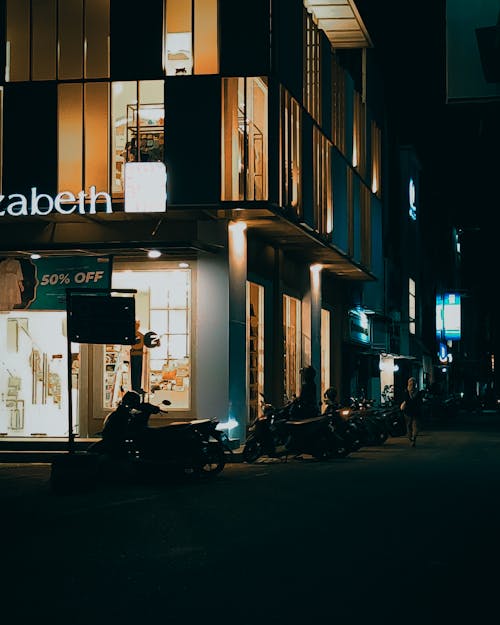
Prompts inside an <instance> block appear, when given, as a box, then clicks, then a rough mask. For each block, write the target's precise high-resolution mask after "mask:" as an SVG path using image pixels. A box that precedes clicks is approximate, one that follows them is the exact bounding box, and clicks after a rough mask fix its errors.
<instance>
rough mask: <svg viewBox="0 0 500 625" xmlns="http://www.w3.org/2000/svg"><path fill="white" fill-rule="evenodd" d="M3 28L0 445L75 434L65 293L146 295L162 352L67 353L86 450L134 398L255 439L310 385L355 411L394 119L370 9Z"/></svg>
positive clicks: (295, 1)
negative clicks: (344, 399)
mask: <svg viewBox="0 0 500 625" xmlns="http://www.w3.org/2000/svg"><path fill="white" fill-rule="evenodd" d="M0 19H1V20H2V22H1V24H0V26H1V28H0V32H1V37H2V38H3V41H2V45H0V50H1V52H0V54H1V55H2V56H1V58H0V66H1V67H2V68H5V71H4V72H2V76H1V84H0V120H1V123H0V135H1V145H2V149H1V160H0V166H1V193H0V194H1V196H2V198H1V202H0V220H1V228H0V285H1V286H2V297H0V300H2V301H0V308H1V311H0V436H1V437H2V439H4V440H5V441H9V440H14V439H16V440H17V439H19V438H29V439H30V440H39V439H43V440H48V439H49V438H58V437H65V436H67V434H68V432H67V429H68V401H69V398H68V385H67V375H66V371H67V362H66V311H65V300H64V293H65V289H66V288H67V287H68V286H83V287H88V288H92V287H104V288H109V287H112V288H115V289H118V288H119V289H122V288H123V289H136V290H137V293H136V296H135V299H136V317H137V321H138V327H139V330H140V332H141V333H142V334H144V335H146V334H147V333H148V332H154V333H155V334H156V335H158V337H159V344H155V345H153V346H151V347H145V348H144V349H143V350H142V352H141V350H136V353H133V352H131V349H130V348H129V347H127V346H120V345H89V344H80V345H79V344H73V345H72V352H73V353H72V355H71V359H72V366H71V370H72V389H73V390H72V398H71V401H72V402H73V418H74V423H75V433H76V434H77V436H79V437H82V438H85V437H92V436H93V435H95V434H96V433H97V432H99V430H100V429H101V428H102V422H103V418H104V416H105V415H106V414H107V412H109V410H111V409H112V408H113V407H114V406H115V405H116V403H117V402H118V401H119V399H120V397H121V395H122V394H123V392H124V391H125V390H126V389H128V388H142V389H144V390H145V391H146V392H147V393H148V394H149V399H150V401H152V402H153V403H159V402H161V401H162V400H163V399H169V400H170V401H171V402H172V405H171V407H170V411H169V417H168V418H172V417H173V418H175V419H176V420H179V419H189V418H206V417H212V416H217V417H218V418H219V419H220V420H221V422H222V423H224V424H226V427H228V429H229V434H230V437H231V438H233V439H237V440H239V441H241V442H243V441H244V440H245V436H246V431H247V425H248V423H249V422H251V421H252V420H253V419H254V418H255V416H256V415H257V413H258V410H259V394H261V393H262V394H264V395H265V397H266V399H267V401H272V402H274V403H277V404H282V403H283V401H285V399H286V398H289V397H291V396H292V395H293V394H294V393H298V392H299V389H300V373H299V370H300V368H301V367H302V366H305V365H309V364H311V365H313V366H314V367H315V368H316V371H317V372H318V373H317V385H318V400H319V399H320V392H322V391H323V390H325V389H326V388H327V387H328V386H330V385H335V386H336V387H337V388H339V390H342V392H344V394H345V393H347V392H350V390H351V389H346V390H345V391H344V390H343V385H344V384H345V382H344V380H345V372H344V371H343V358H344V354H345V353H346V350H347V352H349V350H357V349H362V350H363V353H366V351H367V350H368V351H369V350H370V349H371V342H372V330H370V329H367V328H369V326H366V327H365V326H364V327H362V328H361V330H360V329H359V328H360V325H359V319H361V318H363V319H365V318H366V315H365V314H364V312H363V311H364V309H369V312H370V313H373V312H375V313H376V312H377V311H382V307H383V300H384V298H383V282H382V281H381V278H382V276H383V259H382V242H381V239H382V208H383V203H382V198H383V195H382V191H383V185H382V180H383V176H382V173H383V171H382V161H383V158H382V154H383V144H384V141H385V126H384V121H385V120H384V112H383V106H381V105H380V98H379V95H378V92H377V88H376V87H373V83H371V82H370V80H371V79H370V71H371V67H372V61H371V53H372V50H371V42H370V38H369V35H368V33H367V32H366V28H365V26H364V24H363V22H362V19H361V17H360V15H359V13H358V11H357V9H356V6H355V4H354V2H353V1H352V0H345V2H338V1H336V2H332V3H329V2H321V3H316V2H314V1H313V0H311V1H304V2H302V1H301V0H251V1H250V0H194V2H193V1H192V0H141V2H135V1H131V0H119V1H118V0H37V1H35V0H7V1H6V2H5V3H4V10H3V14H2V15H1V16H0ZM152 250H154V251H156V252H157V257H156V258H150V256H149V255H148V252H150V251H152ZM158 253H159V255H158ZM2 280H3V282H2ZM7 284H8V287H7V286H4V285H7ZM353 311H355V312H353ZM382 312H383V311H382ZM353 315H358V316H357V317H356V323H355V324H354V326H353V323H352V318H353ZM351 326H353V327H355V331H353V332H351V331H350V330H349V328H350V327H351ZM160 421H161V420H160V419H158V423H159V422H160Z"/></svg>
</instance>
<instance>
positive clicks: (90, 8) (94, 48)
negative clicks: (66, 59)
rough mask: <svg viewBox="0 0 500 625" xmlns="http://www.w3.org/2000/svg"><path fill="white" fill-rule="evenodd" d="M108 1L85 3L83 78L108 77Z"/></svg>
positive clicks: (91, 0)
mask: <svg viewBox="0 0 500 625" xmlns="http://www.w3.org/2000/svg"><path fill="white" fill-rule="evenodd" d="M109 3H110V0H86V2H85V53H86V55H85V78H107V77H108V76H109V34H110V23H109V20H110V7H109Z"/></svg>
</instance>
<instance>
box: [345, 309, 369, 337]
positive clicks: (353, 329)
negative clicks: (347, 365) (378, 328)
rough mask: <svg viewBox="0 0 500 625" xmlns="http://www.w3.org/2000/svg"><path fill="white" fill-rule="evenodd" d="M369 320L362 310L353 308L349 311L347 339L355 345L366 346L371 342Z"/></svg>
mask: <svg viewBox="0 0 500 625" xmlns="http://www.w3.org/2000/svg"><path fill="white" fill-rule="evenodd" d="M370 325H371V324H370V319H369V318H368V315H367V314H366V313H364V312H363V311H362V310H359V309H357V308H353V309H351V310H350V311H349V338H350V339H351V341H355V342H356V343H362V344H363V345H366V344H367V343H370V342H371V332H370Z"/></svg>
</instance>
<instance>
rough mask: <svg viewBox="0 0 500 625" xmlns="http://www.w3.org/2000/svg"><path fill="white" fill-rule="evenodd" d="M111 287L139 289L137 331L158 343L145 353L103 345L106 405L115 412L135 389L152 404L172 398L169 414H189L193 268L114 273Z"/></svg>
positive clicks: (129, 348)
mask: <svg viewBox="0 0 500 625" xmlns="http://www.w3.org/2000/svg"><path fill="white" fill-rule="evenodd" d="M113 288H127V289H130V288H132V289H137V293H136V295H135V300H136V317H137V321H138V332H140V333H141V334H142V335H143V337H144V335H145V334H146V333H147V332H154V333H155V334H156V335H158V337H159V345H157V346H154V347H147V346H143V347H142V349H141V348H139V349H137V348H136V349H134V346H132V347H128V346H119V345H106V346H105V347H104V349H103V353H104V359H105V366H104V373H103V375H104V398H103V400H104V407H105V408H108V409H109V408H114V407H115V406H116V404H117V402H118V401H119V400H120V398H121V396H122V395H123V393H124V392H126V390H128V389H130V388H132V389H134V390H139V389H143V390H144V391H146V393H148V395H149V401H150V402H151V403H153V404H157V405H158V404H160V403H161V402H162V401H163V400H165V399H168V400H169V401H170V402H172V403H171V406H170V407H169V411H175V410H188V409H189V408H190V406H191V397H190V380H191V270H190V269H163V270H156V271H130V270H124V271H114V272H113ZM138 336H139V335H138ZM111 361H112V362H111Z"/></svg>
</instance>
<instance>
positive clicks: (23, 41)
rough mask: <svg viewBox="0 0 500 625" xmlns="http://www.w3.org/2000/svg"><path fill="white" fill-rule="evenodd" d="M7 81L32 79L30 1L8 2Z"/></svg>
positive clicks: (10, 0)
mask: <svg viewBox="0 0 500 625" xmlns="http://www.w3.org/2000/svg"><path fill="white" fill-rule="evenodd" d="M6 21H7V28H6V38H7V42H6V44H7V45H6V53H7V58H6V71H5V80H6V81H7V82H9V81H18V80H29V79H30V0H7V11H6Z"/></svg>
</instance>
